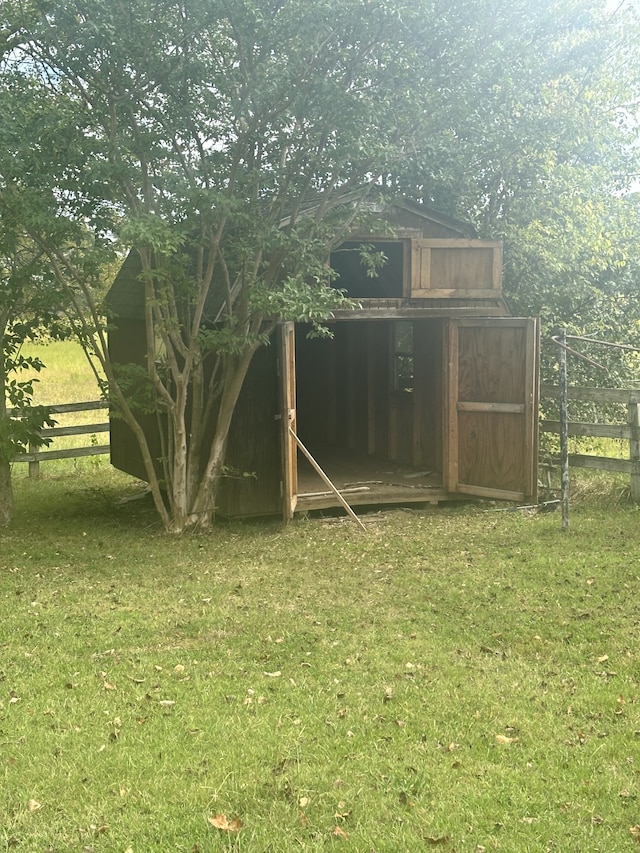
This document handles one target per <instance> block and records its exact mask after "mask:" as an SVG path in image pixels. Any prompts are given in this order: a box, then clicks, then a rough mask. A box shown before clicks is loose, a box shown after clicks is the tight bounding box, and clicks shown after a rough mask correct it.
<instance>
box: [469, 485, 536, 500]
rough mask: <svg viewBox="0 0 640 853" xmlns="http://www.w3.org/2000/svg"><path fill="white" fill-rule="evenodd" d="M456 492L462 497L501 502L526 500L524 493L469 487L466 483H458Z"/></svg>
mask: <svg viewBox="0 0 640 853" xmlns="http://www.w3.org/2000/svg"><path fill="white" fill-rule="evenodd" d="M456 492H459V493H460V494H461V495H473V496H474V497H480V498H491V499H493V500H501V501H505V500H506V501H523V500H524V499H525V494H524V492H516V491H511V490H509V489H489V488H486V487H484V486H468V485H466V484H465V483H458V485H457V486H456Z"/></svg>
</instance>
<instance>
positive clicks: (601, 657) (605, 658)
mask: <svg viewBox="0 0 640 853" xmlns="http://www.w3.org/2000/svg"><path fill="white" fill-rule="evenodd" d="M608 660H609V655H600V657H599V658H598V663H604V662H605V661H608Z"/></svg>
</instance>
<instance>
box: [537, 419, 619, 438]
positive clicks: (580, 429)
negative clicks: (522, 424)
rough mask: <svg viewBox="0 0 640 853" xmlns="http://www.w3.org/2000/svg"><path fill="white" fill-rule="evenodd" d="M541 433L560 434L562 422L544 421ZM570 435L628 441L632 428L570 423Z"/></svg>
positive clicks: (617, 425)
mask: <svg viewBox="0 0 640 853" xmlns="http://www.w3.org/2000/svg"><path fill="white" fill-rule="evenodd" d="M540 431H541V432H548V433H552V434H554V435H559V434H560V421H546V420H545V421H542V422H541V423H540ZM568 432H569V435H575V436H589V437H593V438H618V439H623V440H625V441H628V440H629V439H630V438H631V427H629V426H627V425H625V424H588V423H583V422H578V421H570V422H569V425H568Z"/></svg>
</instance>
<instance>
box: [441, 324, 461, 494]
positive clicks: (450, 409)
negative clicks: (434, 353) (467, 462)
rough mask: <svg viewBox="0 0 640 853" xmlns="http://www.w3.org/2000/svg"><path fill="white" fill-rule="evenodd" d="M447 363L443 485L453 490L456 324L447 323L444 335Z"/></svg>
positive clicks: (455, 471)
mask: <svg viewBox="0 0 640 853" xmlns="http://www.w3.org/2000/svg"><path fill="white" fill-rule="evenodd" d="M444 345H445V357H444V363H445V364H446V365H447V370H446V379H445V382H446V385H445V399H446V403H445V412H444V418H445V421H444V422H445V430H444V432H445V436H446V441H445V458H444V465H443V469H444V475H445V477H444V487H445V489H448V490H449V491H455V487H456V484H457V482H458V409H457V405H456V404H457V402H458V326H457V324H456V323H447V326H446V330H445V337H444Z"/></svg>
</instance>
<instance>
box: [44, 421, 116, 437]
mask: <svg viewBox="0 0 640 853" xmlns="http://www.w3.org/2000/svg"><path fill="white" fill-rule="evenodd" d="M40 432H41V435H43V436H44V437H45V438H55V437H58V436H61V435H92V434H93V433H94V432H109V424H108V423H104V424H77V425H75V426H66V427H47V428H45V429H42V430H41V431H40Z"/></svg>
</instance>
